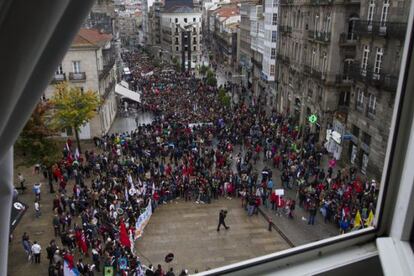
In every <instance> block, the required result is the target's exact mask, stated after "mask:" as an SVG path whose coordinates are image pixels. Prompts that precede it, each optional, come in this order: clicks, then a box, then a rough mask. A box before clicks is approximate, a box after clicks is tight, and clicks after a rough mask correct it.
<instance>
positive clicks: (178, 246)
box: [136, 198, 289, 272]
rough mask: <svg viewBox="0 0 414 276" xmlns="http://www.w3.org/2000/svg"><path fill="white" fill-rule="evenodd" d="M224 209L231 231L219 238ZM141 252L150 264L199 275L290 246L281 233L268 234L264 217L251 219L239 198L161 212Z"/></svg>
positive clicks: (188, 204)
mask: <svg viewBox="0 0 414 276" xmlns="http://www.w3.org/2000/svg"><path fill="white" fill-rule="evenodd" d="M222 208H226V209H227V210H228V216H227V218H226V224H227V225H228V226H230V229H229V230H225V229H224V228H222V229H221V230H220V232H217V230H216V229H217V223H218V213H219V211H220V209H222ZM136 248H137V254H138V255H139V256H141V257H142V260H143V261H144V262H145V263H148V262H150V263H152V264H153V265H155V266H156V265H157V264H158V263H159V264H161V265H162V266H163V267H165V268H168V267H173V268H174V271H176V272H179V271H181V269H183V268H186V269H188V270H189V272H194V271H195V270H196V269H197V270H198V271H203V270H206V269H208V268H215V267H220V266H223V265H227V264H231V263H235V262H238V261H242V260H246V259H249V258H254V257H258V256H262V255H265V254H269V253H272V252H276V251H280V250H283V249H286V248H289V245H288V244H287V243H286V241H284V240H283V239H282V237H281V236H280V235H279V234H278V233H277V232H276V231H274V230H273V231H271V232H269V231H268V229H267V222H266V220H265V219H264V218H263V217H262V216H261V215H253V216H252V217H249V216H247V212H245V211H244V209H243V208H242V207H241V202H240V200H239V199H237V198H236V199H232V200H228V199H220V200H214V201H212V203H211V204H196V203H195V202H193V201H191V202H184V201H183V200H179V201H177V202H174V203H169V204H166V205H163V206H160V207H159V208H158V209H157V210H156V211H155V213H154V214H153V216H152V217H151V220H150V222H149V224H148V225H147V227H146V228H145V230H144V234H143V237H142V238H141V239H139V240H138V241H137V243H136ZM170 252H171V253H173V254H174V255H175V258H174V260H173V261H172V262H171V263H170V264H166V263H165V262H164V258H165V256H166V255H167V254H168V253H170ZM144 256H145V257H144ZM147 259H148V260H147Z"/></svg>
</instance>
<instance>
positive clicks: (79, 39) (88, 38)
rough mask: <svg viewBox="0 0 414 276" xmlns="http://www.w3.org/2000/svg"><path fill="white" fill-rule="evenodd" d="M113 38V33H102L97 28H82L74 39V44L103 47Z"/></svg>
mask: <svg viewBox="0 0 414 276" xmlns="http://www.w3.org/2000/svg"><path fill="white" fill-rule="evenodd" d="M111 39H112V35H111V34H105V33H101V32H100V31H99V30H97V29H83V28H82V29H80V30H79V32H78V34H77V35H76V37H75V39H74V40H73V41H72V46H75V47H76V46H77V47H79V46H95V47H102V46H103V45H105V43H106V42H108V41H110V40H111Z"/></svg>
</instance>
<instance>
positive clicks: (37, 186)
mask: <svg viewBox="0 0 414 276" xmlns="http://www.w3.org/2000/svg"><path fill="white" fill-rule="evenodd" d="M40 187H42V184H41V183H40V182H39V183H35V184H34V185H33V192H34V194H35V199H36V200H37V201H40Z"/></svg>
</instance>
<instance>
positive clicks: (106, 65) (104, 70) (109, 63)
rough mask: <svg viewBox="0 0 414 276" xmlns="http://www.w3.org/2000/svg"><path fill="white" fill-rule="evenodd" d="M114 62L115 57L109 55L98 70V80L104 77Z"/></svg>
mask: <svg viewBox="0 0 414 276" xmlns="http://www.w3.org/2000/svg"><path fill="white" fill-rule="evenodd" d="M114 64H115V57H114V56H113V57H111V58H110V59H109V60H108V61H107V62H106V63H105V64H104V67H103V69H102V70H101V71H100V72H99V80H102V79H104V78H106V77H107V76H108V74H109V72H110V71H111V69H112V68H113V67H114Z"/></svg>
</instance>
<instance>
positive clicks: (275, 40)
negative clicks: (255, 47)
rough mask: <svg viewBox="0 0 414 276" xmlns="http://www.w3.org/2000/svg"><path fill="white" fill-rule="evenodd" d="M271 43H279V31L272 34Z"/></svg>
mask: <svg viewBox="0 0 414 276" xmlns="http://www.w3.org/2000/svg"><path fill="white" fill-rule="evenodd" d="M273 34H275V35H274V36H273ZM271 36H272V37H271V41H272V42H277V31H272V33H271Z"/></svg>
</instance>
